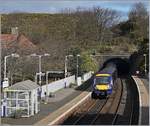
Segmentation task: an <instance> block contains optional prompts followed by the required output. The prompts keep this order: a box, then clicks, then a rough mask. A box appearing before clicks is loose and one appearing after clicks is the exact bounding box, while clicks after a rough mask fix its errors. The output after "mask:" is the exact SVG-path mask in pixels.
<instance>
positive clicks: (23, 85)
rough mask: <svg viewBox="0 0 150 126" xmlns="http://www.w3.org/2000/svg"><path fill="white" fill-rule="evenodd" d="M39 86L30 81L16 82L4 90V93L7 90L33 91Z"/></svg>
mask: <svg viewBox="0 0 150 126" xmlns="http://www.w3.org/2000/svg"><path fill="white" fill-rule="evenodd" d="M38 87H39V85H37V84H36V83H35V82H33V81H31V80H26V81H21V82H18V83H16V84H14V85H12V86H10V87H8V88H6V89H5V91H9V90H33V89H36V88H38Z"/></svg>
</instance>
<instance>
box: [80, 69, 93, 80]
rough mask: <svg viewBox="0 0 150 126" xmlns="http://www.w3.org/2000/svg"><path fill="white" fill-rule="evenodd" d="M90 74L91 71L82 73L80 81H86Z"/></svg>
mask: <svg viewBox="0 0 150 126" xmlns="http://www.w3.org/2000/svg"><path fill="white" fill-rule="evenodd" d="M91 76H92V71H90V72H88V73H85V74H83V76H82V81H83V82H85V81H87V80H88V79H90V78H91Z"/></svg>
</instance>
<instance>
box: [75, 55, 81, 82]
mask: <svg viewBox="0 0 150 126" xmlns="http://www.w3.org/2000/svg"><path fill="white" fill-rule="evenodd" d="M78 57H80V55H79V54H78V55H77V73H76V79H77V78H78V73H79V58H78Z"/></svg>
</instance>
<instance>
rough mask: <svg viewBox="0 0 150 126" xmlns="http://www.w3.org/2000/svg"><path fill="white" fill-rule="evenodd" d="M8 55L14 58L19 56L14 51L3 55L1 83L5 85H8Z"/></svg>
mask: <svg viewBox="0 0 150 126" xmlns="http://www.w3.org/2000/svg"><path fill="white" fill-rule="evenodd" d="M9 57H15V58H17V57H19V55H18V54H16V53H12V54H11V55H7V56H5V57H4V81H3V84H6V83H7V84H6V87H7V85H8V77H7V58H9Z"/></svg>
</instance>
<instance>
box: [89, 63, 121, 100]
mask: <svg viewBox="0 0 150 126" xmlns="http://www.w3.org/2000/svg"><path fill="white" fill-rule="evenodd" d="M117 77H118V72H117V66H116V64H114V63H107V64H106V65H105V66H103V68H101V69H100V70H99V71H98V72H97V73H96V74H95V75H94V78H93V84H92V89H93V90H92V96H91V97H92V98H94V99H95V98H97V97H101V96H104V97H107V96H109V95H111V94H112V91H113V88H114V85H115V83H116V79H117Z"/></svg>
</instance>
